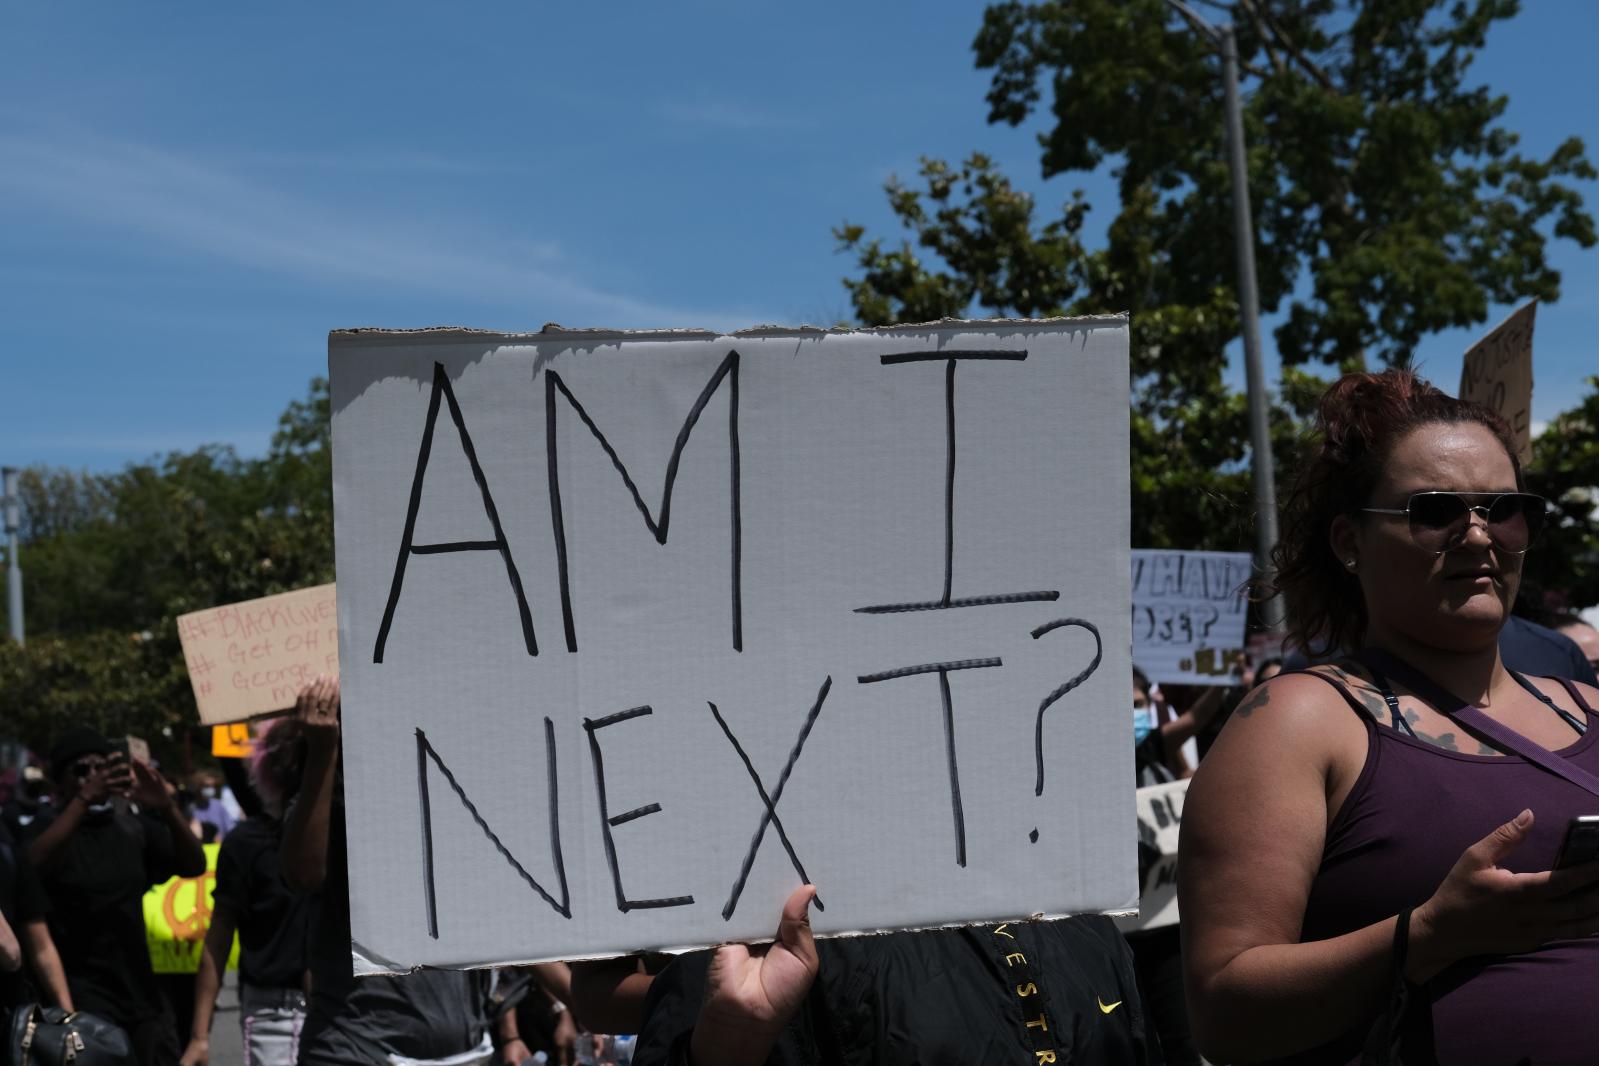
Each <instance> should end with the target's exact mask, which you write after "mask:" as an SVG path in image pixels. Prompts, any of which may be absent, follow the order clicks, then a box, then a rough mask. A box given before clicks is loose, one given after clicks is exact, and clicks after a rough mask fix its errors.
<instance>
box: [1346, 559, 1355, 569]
mask: <svg viewBox="0 0 1599 1066" xmlns="http://www.w3.org/2000/svg"><path fill="white" fill-rule="evenodd" d="M1344 565H1345V566H1347V567H1349V569H1351V570H1353V569H1354V568H1355V560H1354V559H1345V560H1344Z"/></svg>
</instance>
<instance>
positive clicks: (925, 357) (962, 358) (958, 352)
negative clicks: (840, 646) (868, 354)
mask: <svg viewBox="0 0 1599 1066" xmlns="http://www.w3.org/2000/svg"><path fill="white" fill-rule="evenodd" d="M1026 358H1027V352H1026V350H1025V349H1023V350H1019V351H1003V350H995V351H987V350H968V349H954V350H946V351H932V352H900V353H898V354H895V355H882V356H878V360H879V361H880V362H881V363H882V365H884V366H896V365H901V364H905V363H930V362H943V363H944V592H943V595H941V596H940V597H939V598H938V599H936V600H926V601H912V602H908V603H879V604H872V605H870V606H867V607H857V608H855V613H857V614H900V613H903V612H906V611H948V610H954V609H956V608H960V607H988V606H993V605H996V604H1012V603H1037V602H1047V601H1050V600H1055V599H1058V598H1059V597H1060V593H1059V592H1056V591H1044V592H1002V593H997V594H992V595H986V596H962V597H960V598H959V599H956V598H955V597H954V595H953V593H954V587H955V366H956V364H958V363H962V362H968V361H974V360H978V361H980V360H1002V361H1008V362H1020V361H1021V360H1023V359H1026Z"/></svg>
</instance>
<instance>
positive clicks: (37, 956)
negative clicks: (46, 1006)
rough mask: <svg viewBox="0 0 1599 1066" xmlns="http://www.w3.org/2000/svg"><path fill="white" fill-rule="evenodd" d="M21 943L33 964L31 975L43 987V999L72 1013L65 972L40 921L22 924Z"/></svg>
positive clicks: (53, 944)
mask: <svg viewBox="0 0 1599 1066" xmlns="http://www.w3.org/2000/svg"><path fill="white" fill-rule="evenodd" d="M22 941H23V944H24V946H25V947H26V948H27V951H28V958H29V960H30V961H31V962H32V963H33V975H34V977H35V978H37V979H38V981H39V984H40V985H42V986H44V994H45V998H46V999H48V1000H50V1002H52V1003H54V1004H55V1005H56V1006H58V1007H60V1008H61V1009H62V1010H64V1011H66V1012H67V1013H69V1014H70V1013H71V1012H72V990H71V989H69V988H68V987H67V971H66V969H65V968H63V967H62V965H61V955H60V953H59V952H57V951H56V942H55V940H54V938H52V937H51V936H50V927H49V926H48V925H46V924H45V923H44V922H43V921H42V920H39V921H32V922H23V923H22Z"/></svg>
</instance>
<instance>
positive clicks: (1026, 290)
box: [835, 0, 1595, 548]
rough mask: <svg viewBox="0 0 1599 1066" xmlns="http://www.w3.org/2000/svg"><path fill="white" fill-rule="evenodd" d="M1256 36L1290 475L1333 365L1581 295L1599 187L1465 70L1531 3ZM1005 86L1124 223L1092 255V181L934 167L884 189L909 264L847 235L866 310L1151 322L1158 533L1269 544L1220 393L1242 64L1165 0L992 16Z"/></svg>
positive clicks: (1138, 341)
mask: <svg viewBox="0 0 1599 1066" xmlns="http://www.w3.org/2000/svg"><path fill="white" fill-rule="evenodd" d="M1209 6H1210V7H1211V8H1214V9H1218V10H1219V11H1220V12H1221V14H1222V17H1223V18H1226V19H1230V20H1231V21H1233V22H1234V23H1235V24H1236V25H1237V28H1238V42H1239V50H1240V54H1241V57H1242V61H1243V65H1244V73H1245V80H1244V92H1245V105H1244V106H1245V131H1246V132H1245V137H1246V141H1247V143H1248V149H1249V152H1248V166H1249V186H1250V195H1251V199H1252V204H1253V207H1254V213H1255V220H1256V229H1257V232H1256V246H1257V255H1258V263H1257V268H1258V273H1259V278H1260V296H1261V304H1262V307H1263V308H1264V309H1265V310H1266V311H1267V312H1274V311H1279V310H1282V311H1285V312H1286V315H1285V322H1284V324H1283V326H1282V327H1280V328H1279V329H1278V330H1277V331H1276V341H1277V347H1278V351H1279V353H1280V355H1281V356H1282V360H1283V364H1284V372H1283V380H1282V385H1281V390H1280V404H1279V407H1278V409H1277V411H1276V412H1274V415H1273V435H1274V441H1275V444H1276V450H1277V457H1278V460H1279V470H1285V469H1287V470H1291V469H1293V467H1294V465H1295V461H1296V457H1297V455H1298V454H1299V449H1300V447H1301V445H1300V442H1299V435H1298V432H1297V419H1298V418H1299V417H1301V416H1303V415H1304V414H1305V413H1306V412H1308V410H1309V409H1310V404H1311V401H1312V400H1313V399H1314V397H1315V395H1316V393H1317V391H1318V389H1319V381H1318V380H1317V378H1316V377H1315V376H1314V374H1313V371H1314V370H1315V369H1316V366H1317V364H1318V363H1322V364H1329V365H1332V366H1336V367H1339V368H1351V367H1360V366H1364V365H1366V360H1367V355H1368V353H1374V354H1375V355H1376V356H1378V357H1379V358H1380V359H1381V360H1382V361H1384V362H1387V363H1390V364H1396V365H1398V364H1404V363H1407V362H1408V360H1409V358H1410V353H1411V350H1412V349H1413V347H1414V345H1415V344H1416V342H1417V341H1418V340H1419V339H1420V338H1421V337H1422V336H1424V335H1426V334H1427V333H1429V332H1432V331H1436V330H1439V329H1443V328H1446V327H1450V326H1460V325H1466V324H1470V323H1474V322H1481V321H1482V320H1483V319H1484V318H1485V316H1486V314H1487V312H1488V309H1489V307H1490V305H1491V304H1492V303H1507V302H1511V301H1513V300H1516V299H1519V298H1521V297H1524V296H1529V295H1536V296H1539V297H1541V298H1543V299H1545V300H1553V299H1555V298H1557V297H1558V295H1559V281H1560V279H1559V275H1558V273H1557V272H1556V271H1555V270H1553V269H1552V268H1551V267H1550V266H1549V265H1548V262H1547V259H1546V256H1545V248H1546V245H1547V243H1548V241H1549V240H1550V239H1552V238H1559V239H1569V240H1572V241H1575V242H1577V243H1578V244H1580V245H1582V246H1584V247H1587V246H1590V245H1592V244H1593V243H1594V241H1595V232H1594V224H1593V220H1592V218H1591V217H1590V216H1589V215H1588V214H1587V213H1586V212H1585V211H1584V210H1583V206H1582V201H1581V198H1580V196H1579V194H1578V193H1577V192H1576V191H1575V189H1573V188H1572V186H1571V184H1570V182H1571V181H1572V180H1573V179H1582V178H1591V177H1593V176H1594V174H1595V172H1594V170H1593V168H1592V166H1590V164H1589V163H1588V161H1587V158H1586V156H1585V155H1584V149H1583V146H1582V143H1581V142H1580V141H1579V140H1577V139H1575V138H1572V139H1570V140H1568V141H1566V142H1565V143H1563V144H1562V145H1560V146H1559V147H1558V148H1557V149H1556V150H1555V151H1554V152H1553V153H1552V154H1551V155H1550V156H1549V157H1547V158H1546V159H1542V160H1536V159H1528V158H1526V157H1524V156H1523V155H1521V154H1519V153H1518V152H1517V151H1516V150H1515V149H1516V144H1517V137H1516V135H1515V134H1514V133H1513V132H1511V131H1509V130H1506V129H1504V128H1503V127H1502V126H1500V125H1499V124H1498V119H1499V117H1500V116H1501V115H1502V114H1503V112H1504V109H1505V104H1506V100H1505V98H1504V97H1503V96H1500V95H1495V94H1493V93H1492V92H1491V91H1489V90H1488V89H1486V88H1468V87H1467V86H1466V77H1467V74H1468V71H1469V68H1470V66H1471V63H1472V61H1473V59H1474V56H1475V54H1476V52H1477V51H1478V50H1479V49H1480V48H1481V47H1482V46H1483V43H1484V41H1485V40H1486V35H1487V32H1488V30H1489V28H1490V27H1491V25H1492V24H1493V23H1494V22H1496V21H1499V20H1502V19H1505V18H1509V17H1511V16H1512V15H1514V13H1515V11H1516V5H1515V4H1514V3H1513V2H1508V0H1479V2H1478V3H1476V4H1475V5H1471V6H1468V5H1466V4H1464V3H1454V4H1445V3H1443V2H1441V0H1402V2H1394V0H1358V2H1353V3H1343V4H1337V3H1333V2H1331V0H1272V2H1265V0H1240V2H1238V3H1236V4H1221V3H1212V4H1210V5H1209ZM974 50H975V52H976V56H977V63H978V66H979V67H980V68H983V69H988V70H991V71H992V72H993V74H992V77H991V82H990V88H989V93H988V102H989V107H990V112H989V119H990V121H991V122H1003V123H1009V124H1011V125H1019V124H1021V123H1023V122H1024V121H1028V120H1029V119H1030V118H1032V117H1033V116H1034V114H1035V111H1036V110H1037V109H1038V107H1039V105H1040V103H1041V102H1042V100H1043V95H1044V89H1045V88H1046V87H1047V88H1048V89H1049V92H1050V101H1049V111H1048V115H1047V121H1046V126H1047V128H1046V129H1045V130H1044V131H1043V132H1042V133H1040V135H1039V147H1040V150H1041V153H1042V170H1043V175H1044V177H1046V178H1053V177H1056V176H1059V175H1062V174H1065V173H1068V172H1071V171H1087V170H1093V169H1095V168H1098V167H1100V166H1109V167H1110V168H1111V170H1112V173H1113V176H1114V177H1115V179H1116V181H1117V184H1118V190H1119V200H1120V202H1119V204H1118V206H1117V213H1116V215H1115V217H1114V218H1113V219H1112V220H1111V221H1110V223H1109V226H1108V228H1107V232H1106V238H1105V240H1104V242H1103V243H1102V244H1098V245H1097V246H1094V247H1088V246H1087V245H1086V244H1085V242H1084V240H1083V238H1082V232H1083V223H1084V219H1085V217H1086V213H1087V211H1088V205H1087V204H1086V203H1085V201H1084V199H1083V196H1082V194H1081V192H1077V193H1074V194H1072V195H1071V196H1070V198H1068V199H1067V200H1066V201H1065V203H1064V204H1063V205H1062V206H1061V207H1060V208H1059V210H1058V213H1052V214H1049V215H1048V216H1046V217H1044V218H1042V219H1038V218H1035V205H1034V202H1033V200H1032V198H1031V197H1030V196H1028V195H1026V194H1025V193H1023V192H1021V191H1019V190H1017V189H1015V188H1014V186H1013V185H1012V184H1011V183H1010V181H1009V180H1008V179H1007V178H1006V177H1005V176H1004V175H1002V174H1000V173H999V172H998V171H997V170H996V168H995V167H994V165H993V163H992V162H991V161H990V160H989V159H987V158H985V157H983V156H980V155H974V156H972V157H971V158H969V159H968V160H966V162H965V163H964V164H962V165H961V166H959V167H951V166H950V165H949V164H947V163H945V162H942V161H939V160H924V161H923V165H922V171H921V187H920V188H912V187H909V186H907V185H904V184H902V183H900V182H898V181H890V182H889V184H888V186H887V193H888V197H889V202H890V205H891V207H892V208H893V210H894V213H895V214H896V216H897V217H898V219H899V221H900V223H901V224H902V225H903V227H904V228H905V229H907V230H908V231H909V233H910V237H911V239H910V240H904V241H902V242H901V243H900V244H898V245H897V246H895V247H892V248H889V247H885V245H884V243H883V242H882V240H881V239H880V238H877V237H874V236H870V235H868V233H867V232H866V230H865V229H864V228H863V227H861V226H858V225H849V224H846V225H844V226H841V227H840V228H839V229H837V230H836V231H835V235H836V236H837V237H838V239H839V241H840V245H841V247H842V248H843V249H845V250H848V251H850V252H851V253H853V254H854V256H855V258H856V262H857V265H858V267H859V271H860V272H859V276H857V277H854V278H850V279H847V280H846V281H845V285H846V287H847V288H848V290H849V293H850V297H851V300H852V303H853V305H854V309H855V313H856V315H857V317H859V318H860V319H861V321H863V322H865V323H869V324H880V323H886V322H891V321H923V320H927V319H930V318H936V317H940V316H943V315H965V314H969V313H971V311H972V309H973V307H974V305H975V307H977V308H981V309H982V310H984V311H987V312H989V313H992V314H1002V315H1003V314H1021V315H1038V314H1056V313H1068V314H1072V313H1100V312H1104V311H1130V312H1131V313H1132V375H1133V397H1132V405H1133V406H1132V415H1133V430H1132V449H1133V472H1132V473H1133V476H1132V485H1133V521H1134V538H1135V542H1136V543H1139V544H1144V545H1150V546H1176V547H1230V548H1243V547H1247V546H1248V545H1249V544H1250V542H1251V539H1252V538H1251V532H1250V529H1249V514H1250V509H1249V508H1248V507H1247V506H1246V504H1245V501H1247V500H1248V496H1249V494H1248V484H1247V476H1246V474H1245V470H1244V468H1243V466H1242V464H1243V462H1244V460H1245V459H1246V457H1247V432H1246V421H1245V417H1244V408H1243V403H1242V400H1241V398H1240V397H1238V396H1237V395H1235V394H1233V393H1231V392H1230V391H1229V390H1228V389H1227V388H1226V387H1225V386H1224V384H1223V381H1222V373H1223V370H1224V368H1225V354H1224V351H1225V347H1226V345H1227V344H1228V343H1230V342H1231V341H1233V340H1234V339H1235V338H1237V337H1238V336H1239V334H1240V327H1239V316H1238V309H1237V304H1236V300H1235V297H1234V288H1233V286H1234V278H1235V277H1236V269H1235V262H1234V248H1233V241H1232V214H1231V201H1230V187H1229V178H1228V173H1227V166H1226V151H1225V148H1226V146H1225V141H1224V134H1223V129H1224V127H1223V115H1222V90H1221V78H1220V74H1219V68H1218V60H1217V57H1216V55H1215V54H1214V50H1213V48H1212V46H1211V44H1210V42H1209V40H1208V39H1207V38H1206V37H1204V36H1203V35H1202V34H1200V33H1197V32H1196V31H1195V29H1194V28H1193V27H1192V26H1190V25H1188V24H1187V23H1186V22H1185V21H1184V17H1183V16H1182V15H1180V14H1179V13H1178V12H1177V11H1175V10H1174V9H1173V8H1172V7H1171V6H1170V5H1168V4H1167V3H1165V0H1058V2H1045V3H1021V2H1019V0H1010V2H1004V3H998V4H994V5H991V6H990V7H989V8H988V9H987V11H986V13H985V16H984V19H983V24H982V27H981V29H980V31H979V32H978V34H977V37H976V40H975V42H974Z"/></svg>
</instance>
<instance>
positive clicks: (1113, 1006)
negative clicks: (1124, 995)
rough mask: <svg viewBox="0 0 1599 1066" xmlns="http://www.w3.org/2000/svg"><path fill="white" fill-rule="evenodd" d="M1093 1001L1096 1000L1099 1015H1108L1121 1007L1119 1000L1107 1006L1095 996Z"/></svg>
mask: <svg viewBox="0 0 1599 1066" xmlns="http://www.w3.org/2000/svg"><path fill="white" fill-rule="evenodd" d="M1094 999H1095V1000H1097V1001H1098V1003H1099V1013H1101V1014H1109V1013H1110V1012H1111V1011H1113V1010H1115V1009H1116V1008H1117V1007H1119V1006H1121V1005H1122V1001H1121V1000H1119V999H1118V1000H1117V1001H1116V1002H1115V1003H1109V1004H1107V1003H1106V1002H1105V1001H1104V1000H1102V999H1100V998H1099V997H1098V996H1095V997H1094Z"/></svg>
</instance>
